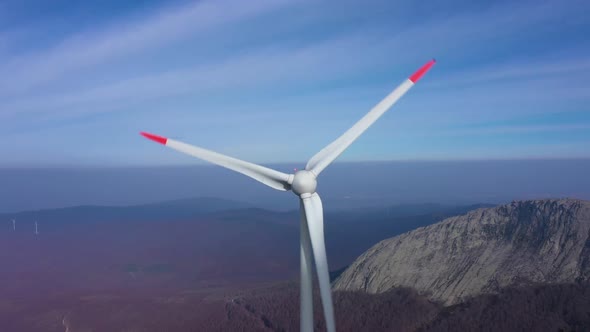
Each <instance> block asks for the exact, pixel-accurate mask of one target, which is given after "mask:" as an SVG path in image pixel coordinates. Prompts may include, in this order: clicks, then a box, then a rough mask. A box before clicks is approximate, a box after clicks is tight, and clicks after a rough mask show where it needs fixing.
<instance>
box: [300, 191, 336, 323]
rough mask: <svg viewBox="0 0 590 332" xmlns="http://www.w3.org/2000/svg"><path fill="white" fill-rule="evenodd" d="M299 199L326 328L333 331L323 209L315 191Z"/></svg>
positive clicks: (332, 309) (332, 311) (332, 307)
mask: <svg viewBox="0 0 590 332" xmlns="http://www.w3.org/2000/svg"><path fill="white" fill-rule="evenodd" d="M301 201H302V203H303V207H304V209H305V216H306V219H307V228H308V231H309V238H310V240H311V246H312V250H313V257H314V260H315V267H316V271H317V274H318V281H319V284H320V293H321V297H322V306H323V308H324V317H325V319H326V329H327V331H328V332H335V331H336V324H335V322H334V305H333V304H332V290H331V287H330V274H329V272H328V259H327V257H326V244H325V241H324V211H323V208H322V200H321V199H320V196H319V195H318V194H317V193H313V194H311V195H309V196H305V197H303V196H302V197H301Z"/></svg>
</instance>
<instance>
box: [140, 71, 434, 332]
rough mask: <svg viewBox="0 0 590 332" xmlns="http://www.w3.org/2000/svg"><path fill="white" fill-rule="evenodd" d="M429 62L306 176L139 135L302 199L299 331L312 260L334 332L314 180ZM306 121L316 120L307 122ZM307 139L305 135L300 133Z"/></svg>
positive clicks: (309, 318) (306, 324)
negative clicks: (290, 192)
mask: <svg viewBox="0 0 590 332" xmlns="http://www.w3.org/2000/svg"><path fill="white" fill-rule="evenodd" d="M434 63H435V60H434V59H433V60H431V61H429V62H428V63H426V64H425V65H424V66H422V67H421V68H420V69H418V71H416V72H415V73H414V74H413V75H412V76H410V77H409V78H408V79H406V80H405V81H404V82H402V83H401V84H400V85H399V86H398V87H397V88H396V89H395V90H393V91H392V92H391V93H390V94H389V95H388V96H387V97H385V99H383V100H382V101H381V102H380V103H379V104H377V105H376V106H375V107H373V109H371V110H370V111H369V113H367V114H366V115H365V116H364V117H363V118H362V119H360V120H359V121H358V122H357V123H355V124H354V125H353V126H352V127H351V128H350V129H348V130H347V131H346V132H345V133H344V134H343V135H342V136H340V137H339V138H338V139H336V140H335V141H334V142H332V143H331V144H329V145H328V146H326V147H325V148H323V149H322V150H321V151H320V152H318V153H317V154H315V155H314V156H313V157H312V158H311V159H310V160H309V161H308V162H307V165H306V166H305V170H300V171H296V172H295V174H285V173H282V172H279V171H275V170H273V169H270V168H266V167H263V166H260V165H256V164H253V163H249V162H247V161H243V160H239V159H236V158H232V157H229V156H225V155H222V154H220V153H217V152H213V151H210V150H206V149H203V148H200V147H197V146H192V145H189V144H186V143H183V142H180V141H177V140H173V139H169V138H166V137H162V136H158V135H153V134H149V133H146V132H142V133H141V134H142V135H143V136H145V137H147V138H149V139H151V140H153V141H155V142H158V143H160V144H164V145H165V146H167V147H169V148H172V149H175V150H178V151H180V152H183V153H186V154H189V155H191V156H194V157H197V158H200V159H203V160H205V161H208V162H211V163H213V164H216V165H219V166H222V167H225V168H228V169H230V170H233V171H235V172H238V173H242V174H244V175H246V176H249V177H251V178H253V179H254V180H257V181H259V182H261V183H263V184H265V185H267V186H269V187H271V188H274V189H277V190H281V191H288V190H292V191H293V193H295V194H296V195H297V196H299V198H300V209H301V238H300V255H301V261H300V264H301V303H300V304H301V317H300V328H301V331H306V332H307V331H313V299H312V269H313V266H312V256H313V259H314V260H315V265H316V272H317V276H318V280H319V285H320V294H321V299H322V305H323V309H324V317H325V319H326V328H327V330H328V332H334V331H335V330H336V326H335V322H334V309H333V304H332V293H331V289H330V276H329V272H328V262H327V258H326V247H325V243H324V216H323V208H322V201H321V200H320V196H319V195H318V194H317V192H316V188H317V177H318V176H319V175H320V173H321V172H322V171H323V170H324V169H325V168H326V167H327V166H328V165H330V164H331V163H332V162H333V161H334V160H335V159H336V158H337V157H338V156H339V155H340V154H342V152H344V150H346V148H348V147H349V146H350V145H351V144H352V143H353V142H354V141H355V140H356V139H357V138H358V137H359V136H360V135H361V134H362V133H363V132H365V130H367V129H368V128H369V127H370V126H371V125H372V124H373V123H374V122H375V121H377V119H379V117H381V116H382V115H383V114H384V113H385V112H386V111H387V110H388V109H389V108H391V106H393V104H395V103H396V102H397V101H398V99H400V98H401V97H402V96H403V95H404V94H405V93H406V92H407V91H408V90H409V89H410V88H411V87H412V86H414V84H415V83H416V82H417V81H418V80H419V79H420V78H421V77H422V76H423V75H424V74H425V73H426V72H427V71H428V70H429V69H430V68H431V67H432V66H433V65H434ZM310 121H314V119H312V118H310ZM302 134H303V135H305V133H302Z"/></svg>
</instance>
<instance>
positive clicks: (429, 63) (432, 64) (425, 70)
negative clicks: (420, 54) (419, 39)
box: [410, 59, 436, 83]
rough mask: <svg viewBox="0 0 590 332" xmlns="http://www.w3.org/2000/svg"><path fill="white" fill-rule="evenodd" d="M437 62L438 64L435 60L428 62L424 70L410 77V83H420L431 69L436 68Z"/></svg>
mask: <svg viewBox="0 0 590 332" xmlns="http://www.w3.org/2000/svg"><path fill="white" fill-rule="evenodd" d="M435 62H436V60H435V59H432V60H430V61H428V62H427V63H426V64H425V65H424V66H422V68H420V69H418V70H417V71H416V72H415V73H414V74H412V76H410V81H412V83H416V82H418V80H419V79H420V78H421V77H422V76H423V75H424V74H426V72H427V71H428V70H429V69H430V67H432V66H434V63H435Z"/></svg>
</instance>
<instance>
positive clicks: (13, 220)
mask: <svg viewBox="0 0 590 332" xmlns="http://www.w3.org/2000/svg"><path fill="white" fill-rule="evenodd" d="M12 230H13V231H16V219H12Z"/></svg>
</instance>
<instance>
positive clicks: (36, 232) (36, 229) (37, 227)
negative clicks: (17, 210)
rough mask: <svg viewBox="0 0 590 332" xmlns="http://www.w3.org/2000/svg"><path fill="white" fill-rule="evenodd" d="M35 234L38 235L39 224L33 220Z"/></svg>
mask: <svg viewBox="0 0 590 332" xmlns="http://www.w3.org/2000/svg"><path fill="white" fill-rule="evenodd" d="M35 235H39V224H37V222H36V221H35Z"/></svg>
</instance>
